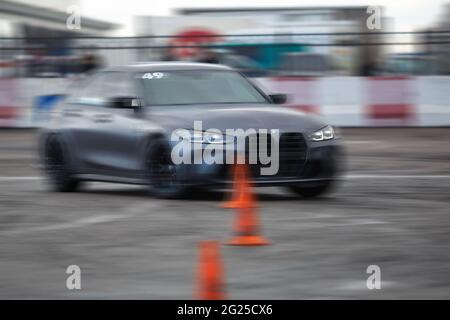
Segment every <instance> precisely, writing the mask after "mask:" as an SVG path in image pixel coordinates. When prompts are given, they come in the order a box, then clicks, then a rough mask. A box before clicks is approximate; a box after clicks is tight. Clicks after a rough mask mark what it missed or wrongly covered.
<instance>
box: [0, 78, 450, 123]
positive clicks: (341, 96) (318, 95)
mask: <svg viewBox="0 0 450 320" xmlns="http://www.w3.org/2000/svg"><path fill="white" fill-rule="evenodd" d="M74 80H75V79H70V78H69V79H57V78H53V79H35V78H29V79H14V78H0V127H28V126H37V124H38V123H37V122H36V121H34V119H35V117H34V115H35V113H36V110H35V109H34V108H35V107H36V101H37V97H39V96H45V95H53V94H63V93H65V92H66V88H67V87H68V86H70V84H71V82H73V81H74ZM255 81H256V82H259V83H261V84H262V85H263V87H265V88H266V89H267V90H268V91H270V92H277V93H287V94H288V96H289V98H288V103H287V106H288V107H292V108H294V109H296V110H300V111H299V112H311V113H314V114H318V115H319V116H321V117H324V118H325V120H326V121H327V122H328V123H330V124H333V125H337V126H342V127H372V126H450V90H449V88H450V77H448V76H427V77H389V78H388V77H322V78H278V77H274V78H259V79H255Z"/></svg>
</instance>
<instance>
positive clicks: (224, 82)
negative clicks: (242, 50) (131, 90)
mask: <svg viewBox="0 0 450 320" xmlns="http://www.w3.org/2000/svg"><path fill="white" fill-rule="evenodd" d="M141 79H142V82H143V84H144V91H145V93H144V95H145V100H146V103H147V104H149V105H184V104H217V103H268V101H267V100H266V98H265V97H264V96H263V95H262V94H261V93H260V92H259V91H258V90H257V89H256V88H254V87H253V86H252V85H251V84H250V83H249V82H248V80H247V79H245V78H244V77H243V76H241V75H240V74H239V73H237V72H233V71H221V70H175V71H159V72H158V71H155V72H148V73H144V74H142V75H141Z"/></svg>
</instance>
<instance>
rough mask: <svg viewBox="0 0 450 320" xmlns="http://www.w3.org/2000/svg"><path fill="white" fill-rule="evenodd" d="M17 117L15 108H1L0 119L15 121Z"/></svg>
mask: <svg viewBox="0 0 450 320" xmlns="http://www.w3.org/2000/svg"><path fill="white" fill-rule="evenodd" d="M15 117H16V108H15V107H5V106H0V119H13V118H15Z"/></svg>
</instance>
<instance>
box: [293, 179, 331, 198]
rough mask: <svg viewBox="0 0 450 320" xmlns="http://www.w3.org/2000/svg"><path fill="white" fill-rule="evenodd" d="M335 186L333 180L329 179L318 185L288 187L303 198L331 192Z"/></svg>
mask: <svg viewBox="0 0 450 320" xmlns="http://www.w3.org/2000/svg"><path fill="white" fill-rule="evenodd" d="M333 186H334V182H333V181H327V182H324V183H321V184H318V185H313V186H308V185H293V186H289V187H288V188H289V189H290V190H291V191H293V192H294V193H296V194H298V195H300V196H302V197H303V198H316V197H320V196H322V195H325V194H327V193H329V192H330V191H331V190H332V189H333Z"/></svg>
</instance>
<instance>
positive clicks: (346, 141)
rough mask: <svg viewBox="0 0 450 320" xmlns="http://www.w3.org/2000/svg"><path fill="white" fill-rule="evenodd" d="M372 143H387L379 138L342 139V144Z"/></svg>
mask: <svg viewBox="0 0 450 320" xmlns="http://www.w3.org/2000/svg"><path fill="white" fill-rule="evenodd" d="M373 143H387V142H385V141H381V140H344V144H373Z"/></svg>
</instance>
